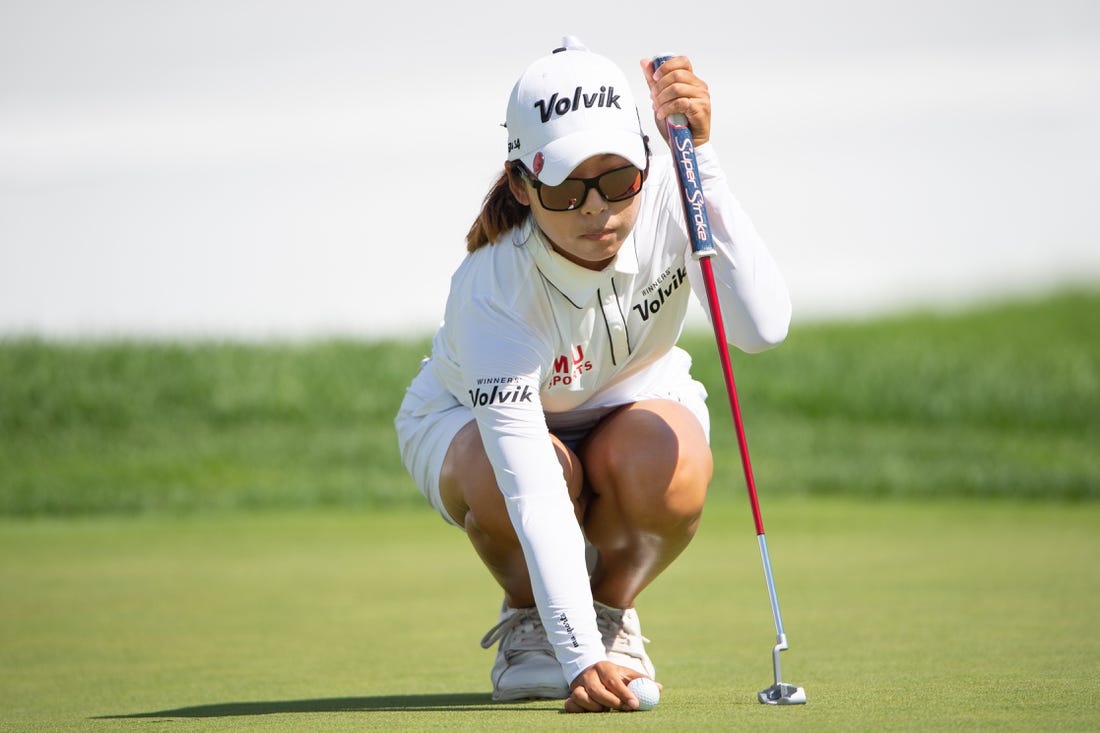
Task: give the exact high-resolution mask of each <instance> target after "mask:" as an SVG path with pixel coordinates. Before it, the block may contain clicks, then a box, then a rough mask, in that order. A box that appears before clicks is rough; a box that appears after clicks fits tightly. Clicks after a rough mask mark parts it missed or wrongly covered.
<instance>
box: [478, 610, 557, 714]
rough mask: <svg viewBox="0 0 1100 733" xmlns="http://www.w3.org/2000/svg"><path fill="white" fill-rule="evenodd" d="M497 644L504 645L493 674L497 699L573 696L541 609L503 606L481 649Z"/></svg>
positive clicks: (498, 652) (490, 674)
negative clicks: (539, 610) (547, 633)
mask: <svg viewBox="0 0 1100 733" xmlns="http://www.w3.org/2000/svg"><path fill="white" fill-rule="evenodd" d="M497 641H499V642H500V646H499V647H498V648H497V658H496V661H495V662H494V663H493V669H492V671H491V672H490V673H489V678H490V679H491V680H492V682H493V699H494V700H498V701H507V700H527V699H532V698H546V699H562V698H566V697H569V692H570V690H569V685H568V684H566V681H565V675H564V674H563V673H562V671H561V665H560V664H559V663H558V659H557V657H555V656H554V649H553V647H551V646H550V641H549V639H547V638H546V630H545V629H544V628H543V625H542V620H541V619H540V618H539V612H538V609H535V608H508V607H503V608H502V609H501V611H500V620H499V621H498V622H497V625H496V626H494V627H493V628H491V629H489V632H488V633H487V634H485V637H484V638H483V639H482V640H481V646H482V648H484V649H488V648H489V647H491V646H492V645H493V644H494V643H495V642H497Z"/></svg>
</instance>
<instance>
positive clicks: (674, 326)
mask: <svg viewBox="0 0 1100 733" xmlns="http://www.w3.org/2000/svg"><path fill="white" fill-rule="evenodd" d="M642 67H643V73H644V75H645V78H646V81H647V82H648V85H649V89H650V94H651V97H652V100H653V110H654V114H655V116H656V118H657V120H658V121H659V122H660V124H659V125H658V127H660V128H661V129H663V128H664V124H663V121H664V119H665V118H666V117H667V116H668V115H670V114H673V113H677V112H679V113H683V114H684V115H686V116H687V119H688V121H689V124H690V127H691V130H692V135H693V139H694V144H695V146H696V148H697V157H698V166H699V170H698V171H697V172H696V173H697V175H698V176H699V178H700V179H701V181H702V186H703V191H704V194H705V197H706V203H707V207H708V210H709V217H710V222H711V226H712V236H713V238H714V245H715V247H716V249H717V252H718V253H717V257H716V258H715V259H714V260H713V262H714V270H715V276H716V279H717V283H718V289H719V291H720V293H719V295H720V300H721V304H722V312H723V317H724V319H725V322H726V328H727V334H728V338H729V340H730V343H731V344H733V345H734V346H737V347H739V348H740V349H742V350H745V351H749V352H755V351H760V350H763V349H767V348H769V347H772V346H774V345H776V344H778V343H779V342H781V341H782V340H783V339H784V338H785V337H786V334H787V327H788V324H789V321H790V299H789V296H788V293H787V288H786V285H785V284H784V281H783V278H782V276H781V275H780V273H779V271H778V269H777V267H776V264H775V262H774V261H773V259H772V257H771V255H770V254H769V253H768V251H767V249H766V248H765V245H764V243H763V242H762V241H761V239H760V237H759V236H758V235H757V233H756V231H755V230H754V229H753V226H752V224H751V222H750V221H749V219H748V217H747V216H746V215H745V213H744V212H743V211H742V209H741V207H740V205H739V204H738V202H737V201H736V199H735V198H734V197H733V194H732V193H731V192H730V190H729V186H728V183H727V180H726V176H725V174H724V173H723V171H722V168H721V165H720V164H719V161H718V158H717V155H716V154H715V152H714V150H713V146H712V145H710V144H708V140H709V138H710V122H711V120H710V96H709V93H708V90H707V86H706V84H705V83H703V81H701V80H700V79H699V78H698V77H697V76H696V75H695V73H694V71H693V70H692V65H691V63H690V61H689V60H688V59H687V58H685V57H674V58H672V59H671V60H669V61H667V62H666V63H665V64H664V65H663V66H662V67H661V68H660V70H659V71H654V68H653V64H652V62H648V61H647V62H643V63H642ZM507 137H508V143H507V150H508V158H507V162H505V163H504V170H503V172H502V173H501V175H500V177H499V179H498V180H497V182H496V183H495V185H494V186H493V187H492V189H491V190H490V191H489V193H488V195H487V196H486V198H485V202H484V205H483V207H482V210H481V213H480V214H479V215H478V217H477V220H476V221H475V222H474V225H473V227H472V228H471V229H470V231H469V233H468V235H467V239H466V243H467V249H468V250H469V253H468V255H467V256H466V258H465V260H464V261H463V262H462V264H461V265H460V266H459V267H458V269H457V271H456V272H455V273H454V276H453V278H452V280H451V289H450V295H449V298H448V301H447V306H446V314H445V320H444V323H443V325H442V326H441V327H440V329H439V331H438V332H437V333H436V335H435V337H434V340H433V345H432V353H431V356H430V357H429V358H427V359H425V360H424V362H423V364H422V365H421V368H420V371H419V373H418V374H417V376H416V378H415V379H414V380H413V382H412V384H411V385H410V386H409V388H408V391H407V393H406V396H405V399H404V402H403V404H402V406H401V410H400V412H399V414H398V415H397V418H396V421H395V423H396V427H397V433H398V439H399V442H400V447H401V454H402V459H403V461H404V463H405V466H406V468H407V469H408V471H409V473H410V474H411V475H412V477H413V479H414V480H415V482H416V483H417V485H418V486H419V487H420V490H421V491H422V492H423V493H424V495H425V496H426V497H427V499H428V501H429V502H430V503H431V505H432V506H433V507H435V509H436V510H438V511H439V513H440V514H441V515H442V516H443V518H444V519H445V520H446V521H448V522H450V523H452V524H454V525H456V526H458V527H461V528H462V529H463V530H465V532H466V535H467V536H468V537H469V539H470V542H471V544H472V545H473V546H474V550H475V551H476V552H477V554H478V555H479V556H480V558H481V560H482V561H483V562H484V563H485V565H486V567H487V568H488V569H489V572H490V573H491V574H492V576H493V577H494V578H495V579H496V581H497V583H499V584H500V586H501V588H502V589H503V592H504V602H503V605H502V608H501V611H500V617H499V620H498V623H497V624H496V625H495V626H494V627H493V628H492V629H491V630H490V632H489V633H488V634H486V636H485V638H484V639H483V640H482V646H484V647H486V648H489V647H490V646H492V645H493V644H494V643H496V642H499V647H498V649H497V656H496V661H495V663H494V664H493V668H492V672H491V675H490V677H491V680H492V683H493V698H494V699H495V700H518V699H526V698H567V699H566V701H565V709H566V710H567V711H570V712H587V711H593V712H596V711H601V712H602V711H607V710H609V709H621V710H631V709H635V708H636V707H637V706H638V700H637V698H636V697H635V696H634V695H633V693H631V692H630V691H628V690H627V683H628V682H629V681H630V680H632V679H634V678H635V677H639V676H647V677H651V678H652V677H654V676H655V671H654V667H653V663H652V662H651V661H650V659H649V656H648V655H647V654H646V650H645V646H644V642H645V641H646V639H645V638H644V637H643V636H642V632H641V628H640V625H639V620H638V614H637V612H636V611H635V608H634V602H635V599H636V598H637V597H638V595H639V594H640V593H641V592H642V590H643V589H644V588H645V587H646V586H648V585H649V584H650V583H651V582H652V581H653V580H654V579H655V578H656V577H657V576H658V575H659V574H660V573H661V572H662V571H663V570H664V569H665V568H667V567H668V566H669V564H670V563H671V562H672V561H673V560H674V559H676V557H677V556H678V555H679V554H680V553H681V552H682V551H683V550H684V548H685V547H686V546H687V545H688V543H689V542H690V541H691V538H692V536H693V534H694V533H695V530H696V528H697V526H698V524H699V518H700V515H701V513H702V510H703V502H704V498H705V496H706V492H707V484H708V483H709V481H710V478H711V468H712V464H711V454H710V448H709V445H708V440H709V418H708V413H707V406H706V403H705V398H706V392H705V390H704V389H703V386H702V385H701V384H700V383H699V382H697V381H695V380H694V379H692V376H691V374H690V371H689V370H690V366H691V360H690V358H689V356H688V355H687V353H686V352H684V351H683V350H681V349H679V348H677V347H676V340H677V338H678V337H679V335H680V332H681V330H682V328H683V325H684V318H685V314H686V313H687V309H688V303H689V298H690V297H691V296H690V295H689V291H690V290H695V291H696V297H698V298H700V299H702V300H703V302H705V297H706V296H705V294H704V292H703V284H702V282H701V276H700V272H699V269H698V265H697V264H696V263H694V262H693V261H692V259H691V257H690V248H689V243H688V237H687V233H686V228H685V217H684V213H683V205H682V203H681V201H680V199H679V192H678V189H677V181H676V175H675V171H674V170H673V164H672V160H671V156H669V155H662V156H658V157H653V158H652V159H651V155H650V152H651V151H650V145H649V140H648V138H647V137H646V135H645V134H644V133H643V131H642V128H641V124H640V117H639V114H638V110H637V107H636V106H635V103H634V100H633V98H632V96H631V92H630V84H629V82H628V81H627V79H626V77H625V76H624V75H623V72H622V71H621V70H620V69H619V68H618V67H616V66H615V65H614V64H613V63H612V62H610V61H609V60H608V59H606V58H604V57H602V56H599V55H597V54H595V53H592V52H590V51H589V50H588V49H586V48H585V47H584V46H582V45H581V44H580V43H579V42H578V41H576V39H574V38H571V37H569V38H566V39H565V42H564V44H563V47H562V48H559V49H557V50H556V51H554V52H553V53H551V54H549V55H547V56H545V57H543V58H540V59H538V60H537V61H535V62H534V63H533V64H531V65H530V66H529V67H528V68H527V69H526V71H524V72H523V75H522V76H521V77H520V78H519V81H518V82H516V85H515V87H514V88H513V90H512V94H511V97H510V99H509V101H508V111H507Z"/></svg>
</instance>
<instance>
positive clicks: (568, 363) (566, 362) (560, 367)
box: [550, 344, 593, 387]
mask: <svg viewBox="0 0 1100 733" xmlns="http://www.w3.org/2000/svg"><path fill="white" fill-rule="evenodd" d="M592 368H593V366H592V362H591V361H590V360H588V359H585V358H584V348H583V347H582V346H581V345H580V344H577V345H576V346H574V347H573V350H572V351H571V352H570V353H568V354H562V355H561V356H559V357H557V358H556V359H554V376H553V377H551V378H550V386H551V387H557V386H559V385H561V386H569V385H570V384H572V383H573V380H575V379H578V378H580V376H581V375H582V374H584V373H585V372H590V371H592Z"/></svg>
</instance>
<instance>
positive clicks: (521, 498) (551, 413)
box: [429, 145, 791, 681]
mask: <svg viewBox="0 0 1100 733" xmlns="http://www.w3.org/2000/svg"><path fill="white" fill-rule="evenodd" d="M696 152H697V158H698V163H699V172H700V178H701V181H702V186H703V192H704V196H705V198H706V201H707V209H708V215H709V219H710V224H711V228H712V232H711V233H712V237H713V243H714V246H715V248H716V250H717V256H716V257H715V258H714V259H713V260H712V262H713V268H714V273H715V280H716V285H717V289H718V291H719V301H720V303H721V306H722V315H723V320H724V322H725V326H726V332H727V337H728V340H729V342H730V343H731V344H732V345H734V346H737V347H738V348H740V349H742V350H745V351H749V352H753V351H760V350H763V349H766V348H769V347H771V346H773V345H775V344H777V343H779V342H780V341H782V340H783V339H784V338H785V337H786V334H787V328H788V324H789V322H790V312H791V306H790V299H789V296H788V292H787V288H786V285H785V283H784V280H783V278H782V276H781V274H780V272H779V270H778V268H777V266H776V264H775V261H774V260H773V259H772V257H771V255H770V254H769V252H768V250H767V249H766V247H765V245H764V243H763V242H762V241H761V239H760V237H759V236H758V235H757V232H756V230H755V229H754V227H753V225H752V223H751V222H750V220H749V218H748V217H747V216H746V214H745V213H744V212H743V211H742V209H741V206H740V204H739V203H738V202H737V201H736V199H735V198H734V196H733V194H732V193H731V192H730V190H729V186H728V184H727V181H726V177H725V174H724V173H723V171H722V169H721V167H720V166H719V162H718V158H717V156H716V154H715V152H714V150H713V149H712V146H711V145H703V146H700V147H699V148H698V149H697V151H696ZM639 196H640V197H641V199H642V200H641V205H640V207H639V214H638V217H637V220H636V223H635V226H634V228H633V230H632V233H631V235H630V236H629V237H628V238H627V240H626V241H625V243H624V244H623V247H622V249H621V250H620V251H619V253H618V255H617V256H616V257H615V259H614V260H613V261H612V263H611V264H610V265H608V266H607V267H606V268H605V269H603V270H602V271H598V272H597V271H593V270H589V269H586V268H583V267H580V266H579V265H576V264H574V263H572V262H570V261H568V260H566V259H565V258H563V257H561V256H560V255H559V254H557V253H556V252H554V251H553V249H552V248H551V246H550V244H549V243H548V242H547V240H546V239H545V237H544V236H543V235H542V233H541V232H540V231H539V230H538V228H537V227H536V226H534V223H533V221H532V220H530V219H529V220H528V222H527V223H526V224H525V225H523V226H520V227H517V228H516V229H514V230H511V231H509V232H506V233H504V234H503V235H502V236H501V237H500V238H499V239H498V240H497V241H496V242H494V243H493V244H491V245H487V246H484V247H481V248H479V249H478V250H476V251H474V252H472V253H471V254H469V255H468V256H467V257H466V259H465V260H464V261H463V262H462V264H461V265H460V266H459V268H458V270H457V271H456V272H455V274H454V276H453V278H452V280H451V291H450V296H449V298H448V302H447V308H446V315H445V320H444V323H443V325H442V326H441V327H440V330H439V331H438V333H437V334H436V336H435V338H434V341H433V348H432V356H431V359H430V362H429V363H430V367H431V369H433V370H434V373H435V377H436V379H437V380H438V382H439V383H440V384H441V385H443V386H444V387H445V388H446V390H447V391H448V392H449V393H450V395H453V397H454V398H455V399H457V400H458V401H459V402H461V403H463V404H465V405H468V406H469V407H471V408H472V410H473V414H474V417H475V418H476V420H477V424H478V427H479V430H480V433H481V438H482V441H483V443H484V445H485V450H486V453H487V454H488V456H489V459H490V461H491V462H492V465H493V468H494V471H495V474H496V480H497V483H498V485H499V487H500V490H501V492H502V493H503V494H504V496H505V498H506V501H507V506H508V512H509V515H510V517H511V519H512V523H513V525H514V526H515V528H516V532H517V534H518V536H519V539H520V543H521V545H522V547H523V551H524V555H525V557H526V560H527V564H528V569H529V572H530V576H531V582H532V586H533V590H534V594H535V599H536V603H537V605H538V609H539V614H540V616H541V618H542V621H543V624H544V625H545V627H546V629H547V633H548V635H549V638H550V641H551V643H552V644H553V646H554V649H555V652H556V654H557V657H558V660H559V661H560V662H561V664H562V670H563V673H564V675H565V678H566V680H568V681H571V680H573V679H574V678H575V677H576V676H577V675H578V674H580V673H581V672H582V671H583V670H585V669H586V668H587V667H589V666H591V665H592V664H594V663H596V662H599V661H602V660H604V659H605V658H606V655H605V652H604V649H603V644H602V642H601V638H600V633H599V631H598V630H597V628H596V621H595V614H594V611H593V607H592V595H591V589H590V586H589V582H588V574H587V570H586V566H585V559H584V538H583V535H582V532H581V529H580V527H579V526H578V524H577V521H576V518H575V516H574V513H573V506H572V503H571V502H570V499H569V495H568V491H567V489H566V485H565V481H564V479H563V477H562V471H561V467H560V465H559V463H558V460H557V456H556V453H555V451H554V448H553V444H552V442H551V440H550V438H549V432H548V420H549V421H550V422H551V423H552V424H553V423H554V422H555V421H556V420H557V419H558V418H562V417H567V413H569V412H570V411H576V410H578V409H584V410H587V409H588V408H599V407H607V406H612V405H619V404H626V403H629V402H633V401H634V398H633V397H632V394H634V393H636V392H637V390H638V388H639V387H640V385H642V384H650V383H652V381H653V379H654V375H660V374H661V372H662V370H668V369H670V368H671V369H675V368H676V367H675V365H676V364H686V363H687V360H686V359H684V358H683V353H682V352H681V351H680V350H679V349H677V348H676V346H675V344H676V341H677V339H678V338H679V336H680V333H681V331H682V329H683V324H684V319H685V316H686V314H687V310H688V304H689V289H690V290H693V291H695V293H696V297H698V298H700V301H701V302H703V303H705V302H706V294H705V291H704V286H703V283H702V277H701V273H700V271H699V265H698V263H697V262H694V261H693V260H692V259H691V255H690V245H689V243H688V239H687V234H686V230H685V224H684V213H683V207H682V204H681V202H680V199H679V191H678V188H677V181H676V174H675V171H674V168H673V162H672V159H671V157H669V156H659V157H655V158H654V159H653V162H652V164H651V166H650V175H649V178H648V180H647V181H646V183H645V186H644V187H643V189H642V192H641V193H640V194H639ZM658 378H659V377H658ZM440 397H445V396H444V395H440Z"/></svg>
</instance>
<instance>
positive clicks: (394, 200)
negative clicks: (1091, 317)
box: [0, 0, 1100, 338]
mask: <svg viewBox="0 0 1100 733" xmlns="http://www.w3.org/2000/svg"><path fill="white" fill-rule="evenodd" d="M593 5H594V4H593V3H589V2H581V3H571V2H560V3H555V4H552V5H549V6H548V5H547V4H545V3H536V4H531V3H515V2H509V3H502V2H497V1H493V2H483V3H478V4H474V5H470V4H460V3H451V2H439V3H436V4H434V5H433V4H427V5H425V4H418V3H417V4H414V3H408V4H401V3H389V4H380V7H379V8H377V9H376V8H372V7H368V4H367V3H365V2H351V1H350V0H348V1H344V2H341V1H338V0H300V1H292V0H186V1H184V0H159V1H158V0H2V2H0V334H3V333H6V334H13V333H39V334H44V335H50V336H83V335H94V336H103V335H128V336H181V335H184V336H226V337H245V338H267V337H302V336H315V335H354V336H385V335H395V334H417V333H424V334H427V333H430V332H431V330H433V328H434V327H435V325H436V324H437V323H438V320H439V318H440V315H441V313H442V309H443V302H444V299H445V296H446V290H447V283H448V279H449V276H450V273H451V271H452V270H453V268H454V267H455V266H456V265H457V264H458V262H459V260H460V259H461V257H462V256H463V254H464V253H465V249H464V244H463V238H464V235H465V232H466V229H467V228H468V226H469V224H470V222H471V221H472V219H473V217H474V215H475V214H476V211H477V209H478V208H479V205H480V201H481V198H482V196H483V195H484V193H485V190H486V188H487V186H488V184H489V183H490V181H491V179H492V178H493V177H494V175H495V174H496V172H497V171H498V170H499V167H500V164H501V162H502V161H503V159H504V157H505V140H506V137H505V133H504V130H503V129H502V128H501V127H500V123H501V122H503V119H504V109H505V104H506V101H507V97H508V93H509V91H510V90H511V86H512V84H513V82H514V81H515V79H516V77H517V76H518V75H519V74H520V72H521V71H522V70H523V68H524V67H525V66H526V65H527V64H528V63H530V62H531V61H533V60H534V59H535V58H537V57H538V56H541V55H543V54H544V53H546V52H548V51H550V50H551V49H552V48H553V47H554V46H556V45H557V44H558V42H559V41H560V38H561V36H562V35H563V34H566V33H570V34H575V35H577V36H579V37H580V38H581V39H582V40H583V41H584V42H585V43H587V45H589V46H590V47H591V48H592V49H593V50H595V51H598V52H600V53H603V54H605V55H607V56H610V57H611V58H612V59H614V60H615V61H617V62H619V63H620V64H621V65H622V66H624V67H625V68H626V70H627V71H628V73H630V74H634V76H635V79H636V85H635V87H634V88H635V93H636V95H637V96H638V97H639V99H640V100H642V103H643V104H646V103H647V100H648V96H647V95H646V93H645V91H644V82H643V80H642V77H641V75H640V72H639V73H635V69H636V63H637V60H638V59H640V58H641V57H643V56H649V55H653V54H655V53H658V52H665V51H675V52H681V53H685V54H687V55H689V56H691V57H692V59H693V61H694V63H695V66H696V69H697V71H698V73H699V74H700V75H701V76H702V77H703V78H704V79H705V80H706V81H707V82H708V83H709V84H710V87H711V91H712V95H713V100H714V109H715V124H714V128H715V132H714V141H715V145H716V147H717V149H718V151H719V152H720V154H721V156H722V159H723V162H724V165H725V168H726V170H727V171H728V172H729V173H730V174H731V176H732V178H733V182H734V188H735V192H736V193H737V195H738V196H739V198H740V199H741V200H742V202H743V203H744V205H745V207H746V208H747V209H748V211H749V212H750V214H751V215H752V216H753V218H754V220H755V222H756V225H757V228H758V229H759V230H760V231H761V233H762V234H763V235H764V237H765V238H766V239H767V240H768V242H769V243H770V245H771V247H772V250H773V251H774V253H775V255H776V257H777V258H778V259H779V261H780V263H781V265H782V266H783V269H784V271H785V273H786V274H787V277H788V280H789V283H790V287H791V290H792V294H793V298H794V301H795V308H796V311H795V319H796V322H798V321H809V320H813V319H819V318H831V317H849V316H860V315H864V314H874V313H880V312H883V311H888V310H892V309H898V308H909V307H914V306H921V307H941V306H948V307H950V306H954V305H958V304H963V303H968V302H974V301H976V300H982V299H986V298H990V297H1000V296H1002V295H1006V294H1022V293H1033V292H1037V291H1041V290H1045V289H1048V288H1051V287H1055V286H1058V285H1062V284H1067V283H1088V284H1098V283H1100V219H1098V217H1097V215H1096V214H1095V211H1096V205H1095V203H1094V202H1093V199H1094V198H1096V197H1097V195H1098V194H1100V141H1098V131H1100V3H1096V2H1094V1H1093V0H1080V1H1074V0H1020V1H1018V2H1011V1H1009V2H995V1H993V0H989V1H985V0H950V1H942V0H931V1H928V0H926V1H922V2H912V0H837V1H835V2H827V3H826V2H813V1H812V0H779V1H778V2H769V3H761V2H743V1H740V0H733V1H731V2H726V3H723V4H721V5H714V6H712V7H713V8H715V9H712V10H703V9H701V8H700V7H699V6H698V5H697V4H694V5H689V4H682V9H677V6H676V5H675V4H670V3H658V2H653V1H652V0H641V1H640V2H636V3H630V4H622V3H606V4H604V5H603V6H602V7H593ZM647 111H648V110H647V109H643V115H644V116H646V117H647V118H648V115H647V114H646V113H647ZM652 130H653V128H652V125H651V131H652ZM653 134H655V133H653ZM701 312H702V311H701V309H700V310H698V311H697V312H696V316H695V317H697V318H701Z"/></svg>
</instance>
